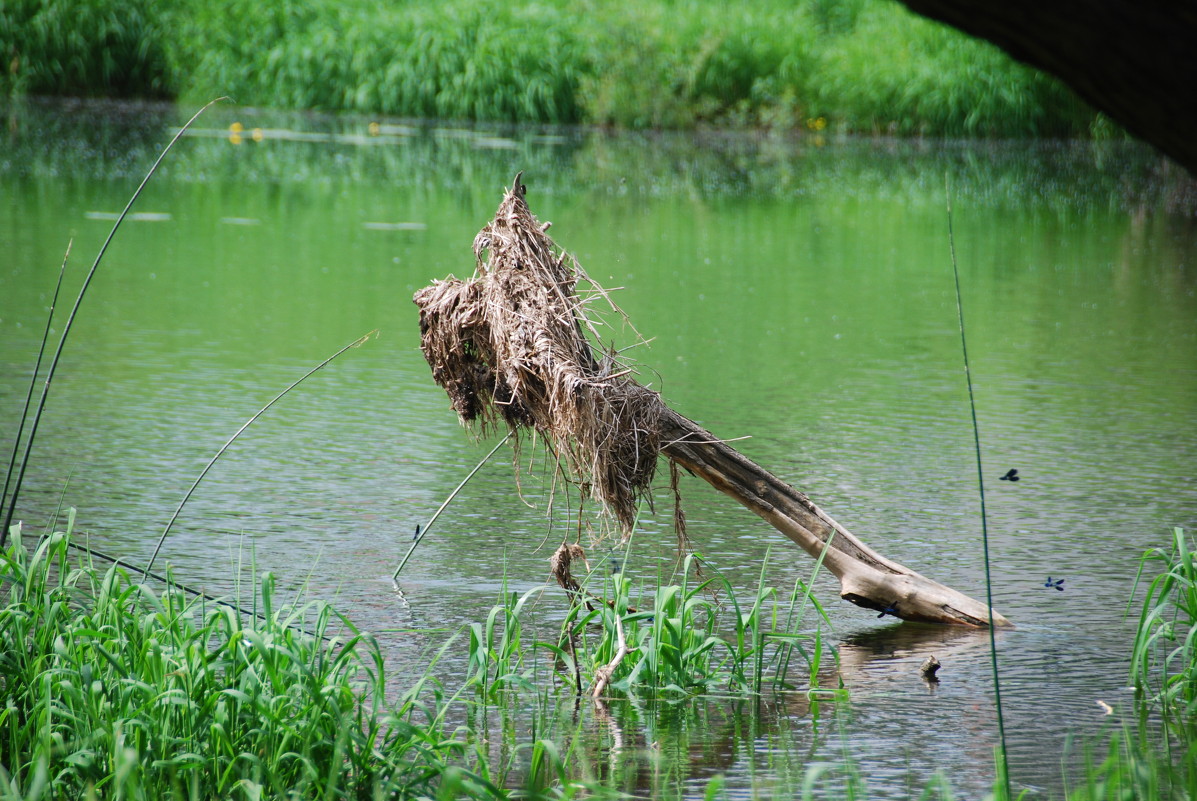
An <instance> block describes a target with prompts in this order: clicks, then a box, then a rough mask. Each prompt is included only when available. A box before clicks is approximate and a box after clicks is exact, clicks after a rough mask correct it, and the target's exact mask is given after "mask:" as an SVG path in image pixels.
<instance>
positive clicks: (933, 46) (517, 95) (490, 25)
mask: <svg viewBox="0 0 1197 801" xmlns="http://www.w3.org/2000/svg"><path fill="white" fill-rule="evenodd" d="M166 9H167V6H163V5H162V4H156V3H152V2H149V0H131V1H130V2H120V3H118V2H116V1H115V0H91V2H88V3H85V4H82V5H80V4H78V3H68V2H65V0H41V1H35V0H16V2H13V3H6V4H5V5H4V6H3V8H0V62H2V64H0V66H3V69H2V70H0V92H3V93H5V94H9V95H19V94H54V95H89V96H115V97H135V96H136V97H145V96H151V97H161V96H168V97H177V98H181V99H184V100H187V101H195V100H197V99H202V100H207V99H210V98H212V97H215V96H218V95H222V94H227V95H229V96H231V97H232V98H233V99H234V100H236V102H238V103H241V104H244V105H254V106H271V107H279V108H295V109H325V110H345V111H355V112H361V113H368V114H382V115H393V116H401V117H433V118H459V119H478V120H508V121H521V122H536V123H596V124H612V125H619V126H627V127H635V128H643V127H688V126H693V125H698V124H703V123H714V124H724V125H726V124H732V125H766V126H776V127H782V128H802V129H804V130H805V129H809V130H811V131H815V132H819V131H823V130H825V129H826V130H831V131H856V132H869V133H872V132H881V133H894V134H903V135H915V134H919V135H935V136H961V135H963V136H1034V135H1050V136H1078V135H1079V136H1085V135H1089V134H1091V133H1101V132H1103V131H1107V130H1108V125H1107V124H1105V123H1104V122H1102V121H1101V119H1100V118H1098V117H1097V115H1095V113H1094V112H1093V111H1092V110H1090V109H1088V108H1087V107H1086V106H1084V105H1083V104H1082V103H1080V102H1079V101H1078V100H1076V98H1075V97H1074V96H1073V95H1072V94H1071V92H1069V91H1068V90H1066V89H1064V88H1063V87H1062V86H1061V85H1060V84H1059V83H1058V82H1056V81H1054V80H1051V79H1048V78H1046V77H1044V76H1042V75H1040V74H1038V73H1036V72H1034V71H1033V70H1030V69H1028V68H1026V67H1023V66H1021V65H1019V64H1017V63H1015V62H1014V61H1012V60H1011V59H1009V58H1008V57H1006V56H1005V55H1003V54H1002V53H1001V52H1000V51H999V50H997V49H996V48H994V47H992V46H990V45H987V44H984V43H981V42H979V41H976V40H973V39H970V38H969V37H966V36H965V35H964V34H961V33H959V32H957V31H955V30H952V29H949V28H946V27H944V26H942V25H939V24H937V23H933V22H930V21H927V20H925V19H923V18H921V17H917V16H915V15H914V14H911V13H910V12H908V11H906V10H905V8H904V7H902V6H900V5H898V4H897V3H895V2H892V0H845V2H828V0H797V2H782V0H762V1H761V2H759V3H755V4H751V5H746V6H743V7H734V6H727V5H725V4H712V3H703V2H699V1H698V0H649V2H645V3H633V2H628V0H618V1H617V2H612V3H595V2H585V3H582V4H581V5H579V4H578V3H567V2H564V0H545V1H544V2H541V3H537V4H534V5H528V4H511V3H500V2H497V0H447V1H446V2H443V3H441V2H432V1H431V0H413V2H408V3H402V4H398V3H397V4H389V5H383V4H378V3H372V2H366V1H365V0H349V2H333V1H332V0H291V2H283V3H279V4H265V5H263V4H256V5H255V4H245V3H236V2H231V0H218V1H217V2H212V3H201V2H198V1H197V0H188V2H183V3H180V4H176V5H174V6H170V7H169V10H166Z"/></svg>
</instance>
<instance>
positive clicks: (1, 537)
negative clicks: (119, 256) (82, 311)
mask: <svg viewBox="0 0 1197 801" xmlns="http://www.w3.org/2000/svg"><path fill="white" fill-rule="evenodd" d="M227 99H228V98H225V97H218V98H216V99H215V100H212V101H209V102H208V103H207V104H206V105H205V106H204V107H203V108H201V109H200V110H199V111H197V112H195V114H193V115H192V116H191V119H189V120H188V121H187V122H186V124H184V125H183V127H182V128H180V129H179V130H178V131H177V132H175V135H174V136H173V137H172V138H171V140H170V142H169V143H167V145H166V147H165V148H163V149H162V152H161V153H159V154H158V158H157V159H155V161H154V164H153V166H151V167H150V169H149V172H147V173H146V174H145V177H144V178H143V179H141V184H139V185H138V187H137V190H136V191H135V192H134V193H133V196H132V197H130V198H129V202H128V203H126V204H125V208H124V210H123V211H121V213H120V216H119V217H118V218H117V219H116V222H114V223H113V224H112V230H111V231H109V232H108V237H107V238H106V239H105V240H104V244H103V245H101V246H100V251H99V253H97V254H96V260H95V261H94V262H92V265H91V269H90V270H88V271H87V276H86V277H85V278H84V279H83V286H81V287H80V288H79V294H78V295H77V296H76V297H75V305H74V306H72V307H71V313H70V314H69V315H68V316H67V320H66V324H65V325H64V326H63V327H62V336H60V337H59V338H58V347H57V348H56V349H55V351H54V358H53V359H51V360H50V369H49V370H48V371H47V372H46V380H45V383H44V384H43V385H42V394H41V398H40V399H39V400H38V404H37V411H36V412H35V413H34V415H33V424H32V425H31V426H30V428H29V441H28V442H27V443H26V444H25V455H24V457H23V458H22V459H21V470H20V472H19V473H17V480H16V483H15V484H13V488H12V498H11V499H10V500H9V502H8V508H7V509H6V510H5V512H4V525H3V526H0V548H3V547H4V544H5V542H6V540H7V538H8V527H9V526H10V525H12V518H13V514H14V513H15V511H16V508H17V498H18V497H19V496H20V493H21V484H22V483H24V480H25V469H26V468H27V467H28V466H29V456H30V454H32V453H33V442H34V439H35V438H36V436H37V429H38V425H39V424H40V423H41V419H42V413H43V412H44V411H45V409H46V399H47V398H48V397H49V395H50V383H51V382H52V381H53V380H54V374H55V372H57V370H58V363H59V361H60V360H61V359H62V351H63V349H64V348H65V347H66V343H67V337H68V336H69V335H70V333H71V327H72V326H73V325H74V322H75V317H76V316H78V314H79V307H80V305H82V303H83V298H84V296H85V295H86V294H87V288H88V287H89V286H91V281H92V278H94V277H95V275H96V270H98V269H99V267H100V262H101V261H102V260H103V258H104V254H105V253H107V252H108V246H109V245H110V244H112V240H113V238H114V237H115V236H116V232H117V230H119V229H120V226H121V223H122V222H124V221H125V217H127V216H128V214H129V210H130V209H132V208H133V204H134V203H136V202H137V198H139V197H141V193H142V190H144V189H145V187H146V184H148V183H149V182H150V179H151V178H153V177H154V173H155V172H157V171H158V165H160V164H161V163H162V160H163V159H164V158H166V154H167V153H169V152H170V150H171V148H172V147H174V146H175V142H177V141H179V138H180V137H182V136H183V134H184V133H185V132H186V131H187V129H188V128H190V127H191V125H192V124H193V123H194V122H195V121H196V120H197V119H199V117H200V115H201V114H203V113H204V112H205V111H207V110H208V109H209V108H211V107H212V106H213V105H214V104H216V103H219V102H220V101H222V100H227Z"/></svg>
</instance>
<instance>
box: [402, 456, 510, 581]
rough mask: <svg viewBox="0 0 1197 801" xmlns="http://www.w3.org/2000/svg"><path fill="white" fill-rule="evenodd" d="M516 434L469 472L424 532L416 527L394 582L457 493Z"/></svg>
mask: <svg viewBox="0 0 1197 801" xmlns="http://www.w3.org/2000/svg"><path fill="white" fill-rule="evenodd" d="M514 433H515V432H509V433H508V434H507V436H505V437H503V439H501V440H499V444H498V445H496V446H495V447H493V448H491V451H490V453H488V454H486V455H485V456H483V457H482V461H481V462H479V463H478V464H476V465H475V466H474V469H473V470H471V471H470V472H469V474H468V475H467V476H466V477H465V478H463V479H462V480H461V483H460V484H458V485H457V489H455V490H453V491H452V492H450V493H449V497H448V498H445V502H444V503H442V504H441V507H440V508H439V509H437V510H436V514H434V515H433V516H432V517H431V518H429V519H428V522H427V523H426V524H425V525H424V530H423V531H420V529H419V527H418V526H417V527H416V541H415V542H413V543H412V544H411V547H410V548H408V549H407V553H406V554H405V555H404V557H403V560H402V561H401V562H399V567H397V568H395V572H394V573H392V574H391V581H392V582H393V581H397V580H398V578H399V573H400V572H401V571H402V570H403V566H404V565H406V564H407V560H408V559H410V558H411V555H412V554H413V553H414V552H415V550H416V546H417V545H419V544H420V542H421V541H422V540H423V539H424V537H425V536H427V535H428V529H430V528H432V524H433V523H435V522H436V519H437V518H438V517H440V516H441V512H443V511H445V507H447V506H448V505H449V504H450V503H451V502H452V501H453V499H454V498H456V497H457V493H459V492H461V488H462V487H464V486H465V485H466V482H467V481H469V480H470V479H471V478H473V477H474V474H475V473H477V472H478V471H479V470H481V469H482V465H484V464H486V463H487V462H489V461H490V457H492V456H494V455H495V454H496V453H498V452H499V448H501V447H503V444H504V443H506V442H507V440H509V439H511V436H512V434H514Z"/></svg>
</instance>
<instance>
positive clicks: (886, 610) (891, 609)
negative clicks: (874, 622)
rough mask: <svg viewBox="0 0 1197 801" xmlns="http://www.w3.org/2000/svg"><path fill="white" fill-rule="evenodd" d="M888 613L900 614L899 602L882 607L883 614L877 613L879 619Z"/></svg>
mask: <svg viewBox="0 0 1197 801" xmlns="http://www.w3.org/2000/svg"><path fill="white" fill-rule="evenodd" d="M886 615H893V616H894V617H897V616H898V604H897V602H896V601H895V602H894V603H892V604H890V605H889V606H887V607H885V608H884V609H882V610H881V614H879V615H877V619H878V620H880V619H881V618H883V617H885V616H886Z"/></svg>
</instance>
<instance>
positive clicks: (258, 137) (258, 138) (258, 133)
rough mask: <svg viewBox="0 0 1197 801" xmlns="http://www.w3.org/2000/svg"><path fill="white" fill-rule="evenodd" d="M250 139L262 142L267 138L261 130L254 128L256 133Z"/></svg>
mask: <svg viewBox="0 0 1197 801" xmlns="http://www.w3.org/2000/svg"><path fill="white" fill-rule="evenodd" d="M250 138H252V139H253V140H254V141H255V142H261V141H262V140H263V139H265V138H266V137H265V136H263V135H262V129H261V128H254V132H253V133H252V134H250Z"/></svg>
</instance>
